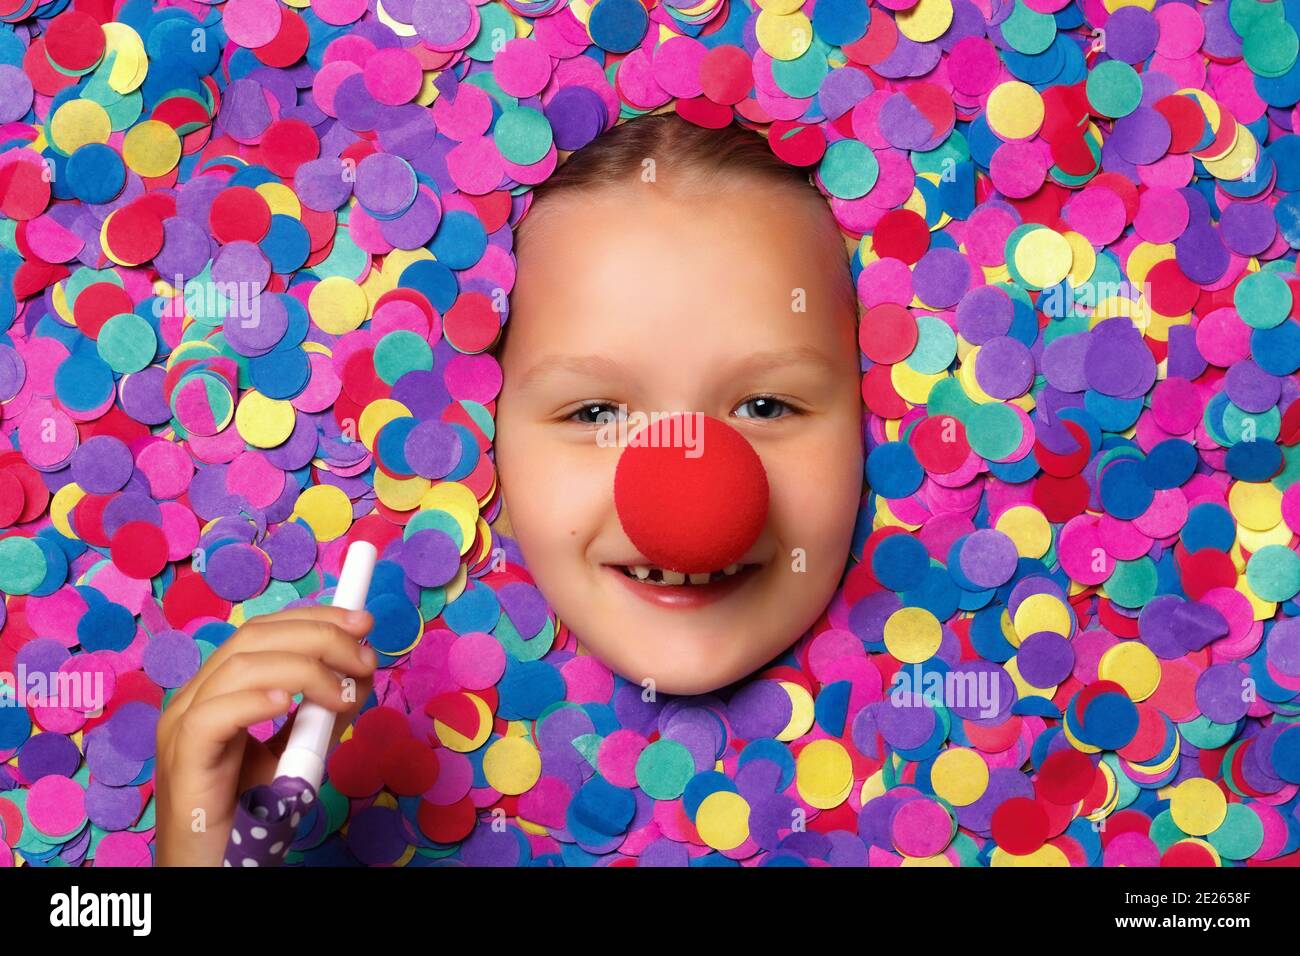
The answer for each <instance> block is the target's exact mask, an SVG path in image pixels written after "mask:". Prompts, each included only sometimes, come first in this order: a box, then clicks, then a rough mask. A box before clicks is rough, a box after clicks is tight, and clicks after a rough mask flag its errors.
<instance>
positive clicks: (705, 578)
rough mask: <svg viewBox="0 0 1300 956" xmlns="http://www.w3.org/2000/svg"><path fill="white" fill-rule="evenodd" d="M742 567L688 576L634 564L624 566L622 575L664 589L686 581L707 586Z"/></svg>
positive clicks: (728, 567) (679, 572)
mask: <svg viewBox="0 0 1300 956" xmlns="http://www.w3.org/2000/svg"><path fill="white" fill-rule="evenodd" d="M742 567H744V565H742V564H739V563H736V564H729V565H727V566H726V567H725V568H723V569H722V570H721V571H713V572H707V571H700V572H696V573H693V574H689V575H688V574H685V573H683V572H681V571H670V570H667V569H665V568H655V567H651V566H650V565H647V564H634V565H631V566H625V567H624V568H623V573H624V574H627V575H629V576H631V577H635V578H636V579H637V580H638V581H646V582H648V583H650V584H658V585H663V586H664V587H680V586H681V585H683V584H685V583H686V582H687V581H688V580H689V581H690V583H691V584H708V583H709V582H710V581H720V580H722V579H723V578H724V577H730V576H731V575H733V574H736V573H737V572H739V571H740V569H741V568H742Z"/></svg>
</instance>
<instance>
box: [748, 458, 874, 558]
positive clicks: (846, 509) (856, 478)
mask: <svg viewBox="0 0 1300 956" xmlns="http://www.w3.org/2000/svg"><path fill="white" fill-rule="evenodd" d="M861 456H862V452H861V447H860V445H859V444H858V443H857V436H856V435H850V436H848V438H847V439H841V440H838V441H837V440H835V439H828V440H826V441H817V442H814V443H810V444H809V445H808V446H807V447H806V448H805V449H801V450H800V451H799V453H797V454H792V455H784V454H783V455H782V456H781V458H780V460H779V461H776V462H768V463H766V464H767V469H768V481H769V484H770V487H771V495H772V506H771V515H772V519H770V520H775V521H776V522H778V523H779V524H780V525H781V526H780V527H777V528H776V529H775V530H776V531H777V533H778V535H779V536H780V537H781V538H782V540H783V542H788V543H789V545H790V546H791V547H802V548H804V549H806V550H807V551H809V552H812V551H814V550H816V551H823V552H824V551H826V550H832V549H833V550H839V549H840V548H842V547H845V546H846V545H845V544H844V542H847V541H848V540H849V538H850V537H851V536H852V533H853V524H854V521H855V520H856V519H857V513H858V505H859V502H860V500H861V495H862V464H861Z"/></svg>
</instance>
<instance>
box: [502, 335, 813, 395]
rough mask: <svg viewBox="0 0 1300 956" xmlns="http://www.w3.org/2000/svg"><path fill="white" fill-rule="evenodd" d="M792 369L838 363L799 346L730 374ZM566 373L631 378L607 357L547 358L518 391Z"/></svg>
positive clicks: (742, 364)
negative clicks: (794, 366)
mask: <svg viewBox="0 0 1300 956" xmlns="http://www.w3.org/2000/svg"><path fill="white" fill-rule="evenodd" d="M792 365H817V366H819V367H821V368H822V369H823V370H824V371H832V370H834V368H835V362H834V361H832V360H831V358H830V357H829V356H827V355H826V354H825V353H823V352H821V351H820V350H818V349H817V348H815V347H813V346H811V345H800V346H796V347H794V348H789V349H773V350H770V351H765V352H754V353H752V354H750V355H747V356H745V357H744V358H743V359H741V360H740V361H738V362H735V363H734V364H732V365H731V366H730V367H729V368H728V369H727V371H728V373H730V374H741V373H749V374H755V373H762V372H772V371H776V370H777V369H782V368H788V367H789V366H792ZM565 372H569V373H573V374H577V375H589V376H592V377H594V378H595V377H600V376H605V377H607V378H630V377H631V375H630V373H629V372H628V369H627V367H626V366H625V365H623V363H621V362H619V361H618V360H617V359H614V358H611V357H610V356H608V355H600V354H591V355H546V356H543V357H542V358H541V359H540V360H539V361H538V362H537V364H535V365H534V366H533V367H532V368H530V369H529V370H528V371H527V372H525V373H524V375H523V376H522V378H521V379H520V380H519V385H518V386H517V387H518V388H519V389H520V390H526V389H529V388H535V387H537V386H538V385H539V384H540V383H541V382H543V381H545V380H546V379H548V378H552V377H554V376H556V375H560V374H562V373H565Z"/></svg>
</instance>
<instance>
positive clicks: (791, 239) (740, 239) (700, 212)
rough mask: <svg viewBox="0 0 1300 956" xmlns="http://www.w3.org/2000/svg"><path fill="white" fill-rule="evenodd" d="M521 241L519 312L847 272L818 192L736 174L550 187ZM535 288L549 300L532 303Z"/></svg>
mask: <svg viewBox="0 0 1300 956" xmlns="http://www.w3.org/2000/svg"><path fill="white" fill-rule="evenodd" d="M669 175H671V174H670V173H667V172H664V173H661V176H669ZM534 214H536V216H534ZM530 220H531V221H530ZM516 251H517V258H518V269H519V282H518V283H517V286H516V294H515V296H514V299H515V301H514V302H513V303H512V305H513V306H514V308H518V309H521V310H522V309H526V308H531V307H535V306H538V305H545V304H547V303H553V302H556V301H561V300H564V299H571V298H575V297H581V296H583V295H588V294H597V295H599V296H600V297H602V298H603V299H606V300H620V299H627V298H632V297H635V296H640V295H644V294H645V291H646V289H647V288H650V289H653V290H654V292H655V297H656V298H663V297H665V296H667V295H668V294H669V293H670V292H672V291H673V290H676V291H678V292H679V293H680V294H681V296H683V297H685V298H689V299H692V300H694V301H709V300H711V299H716V298H718V297H719V296H723V295H725V296H731V297H737V298H740V299H744V300H752V299H769V298H772V297H774V296H777V297H780V298H783V299H786V300H788V299H789V298H790V296H791V293H792V290H793V289H795V288H804V289H808V290H812V289H816V290H821V289H824V288H826V287H828V286H830V285H833V284H837V283H843V282H846V281H847V278H846V277H847V275H848V268H849V266H848V252H847V248H846V243H845V240H844V237H843V234H842V233H841V232H840V231H839V228H838V226H837V225H836V224H835V222H834V219H833V217H832V215H831V212H830V209H829V207H828V206H826V204H825V203H824V202H823V201H822V200H821V198H820V197H819V196H818V195H817V194H816V193H813V192H810V193H809V194H808V195H801V194H800V193H799V192H798V191H797V190H796V189H793V188H789V187H783V188H773V187H771V186H770V185H767V184H764V183H761V182H753V183H751V182H748V181H743V180H742V181H737V182H736V183H734V184H732V185H729V186H726V187H724V188H720V189H702V188H686V187H684V186H678V185H677V184H674V183H669V184H664V183H663V182H662V180H661V181H660V182H658V183H640V182H635V181H634V182H631V183H627V184H619V185H617V186H607V187H603V188H600V189H597V190H595V191H592V192H587V193H579V192H577V191H566V192H563V193H560V194H557V195H554V196H551V197H546V198H544V200H543V201H541V202H539V203H538V204H537V205H536V206H535V207H534V208H533V209H531V210H530V211H529V214H528V216H527V217H525V220H524V223H523V224H521V227H520V234H519V243H518V246H517V250H516ZM542 290H545V292H546V298H545V300H544V301H543V302H541V303H538V302H535V301H533V299H534V298H535V297H534V295H533V293H535V292H540V291H542Z"/></svg>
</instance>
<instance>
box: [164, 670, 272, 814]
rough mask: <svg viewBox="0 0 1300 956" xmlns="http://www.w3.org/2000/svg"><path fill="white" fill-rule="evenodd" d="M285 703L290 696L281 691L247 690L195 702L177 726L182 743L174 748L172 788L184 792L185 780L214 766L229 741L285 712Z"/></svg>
mask: <svg viewBox="0 0 1300 956" xmlns="http://www.w3.org/2000/svg"><path fill="white" fill-rule="evenodd" d="M277 695H278V696H277ZM289 702H290V695H289V694H288V693H286V692H285V691H283V690H277V692H276V693H268V692H267V691H266V690H265V689H262V688H251V687H250V688H245V689H242V690H237V691H234V692H232V693H229V694H219V695H214V696H212V697H209V698H207V699H206V700H203V701H199V702H197V703H195V704H194V705H193V706H192V707H190V709H189V710H187V711H186V712H185V715H184V717H182V718H181V719H180V721H178V723H177V734H178V737H180V738H183V739H184V741H185V743H184V745H182V746H177V747H176V748H175V753H174V759H173V760H172V772H173V774H174V778H173V779H174V783H173V786H177V785H179V788H180V789H181V790H185V789H188V788H187V787H186V786H185V784H184V781H185V780H186V779H187V777H190V778H192V777H193V776H194V775H197V774H202V773H204V772H207V771H209V770H211V769H212V768H213V767H215V766H217V765H218V764H219V763H220V762H221V758H222V757H223V756H224V755H225V753H226V748H227V747H228V746H229V744H230V742H231V741H232V740H235V739H236V738H237V737H238V736H239V735H240V734H242V733H245V732H246V731H247V729H248V728H249V727H251V726H253V725H254V724H257V723H261V722H262V721H264V720H270V719H271V718H272V717H275V716H277V715H279V714H283V713H285V712H286V711H287V710H288V709H289Z"/></svg>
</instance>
